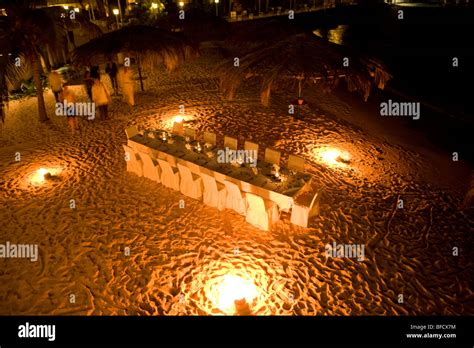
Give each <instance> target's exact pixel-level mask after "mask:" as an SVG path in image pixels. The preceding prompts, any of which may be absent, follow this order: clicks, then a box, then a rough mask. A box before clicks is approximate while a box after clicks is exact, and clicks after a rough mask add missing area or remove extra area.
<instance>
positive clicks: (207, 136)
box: [204, 132, 216, 145]
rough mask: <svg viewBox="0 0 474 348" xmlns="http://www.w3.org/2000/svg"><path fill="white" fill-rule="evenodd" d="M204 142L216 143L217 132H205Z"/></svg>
mask: <svg viewBox="0 0 474 348" xmlns="http://www.w3.org/2000/svg"><path fill="white" fill-rule="evenodd" d="M204 142H205V143H209V144H212V145H216V134H215V133H211V132H204Z"/></svg>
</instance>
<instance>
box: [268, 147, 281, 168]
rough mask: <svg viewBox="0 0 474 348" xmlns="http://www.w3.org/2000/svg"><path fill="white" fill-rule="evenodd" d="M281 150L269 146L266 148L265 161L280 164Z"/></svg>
mask: <svg viewBox="0 0 474 348" xmlns="http://www.w3.org/2000/svg"><path fill="white" fill-rule="evenodd" d="M280 157H281V153H280V151H277V150H274V149H272V148H269V147H267V148H266V149H265V162H267V163H271V164H276V165H280Z"/></svg>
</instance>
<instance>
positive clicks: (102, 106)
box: [92, 79, 112, 120]
mask: <svg viewBox="0 0 474 348" xmlns="http://www.w3.org/2000/svg"><path fill="white" fill-rule="evenodd" d="M92 101H93V102H94V103H95V105H96V107H97V108H98V109H99V114H100V116H101V118H102V119H104V120H108V119H109V115H108V106H109V103H110V102H111V101H112V99H111V98H110V93H109V91H108V90H107V87H105V85H104V84H103V83H102V82H101V81H100V80H99V79H95V80H94V84H93V85H92Z"/></svg>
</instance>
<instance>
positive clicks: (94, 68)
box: [91, 65, 100, 79]
mask: <svg viewBox="0 0 474 348" xmlns="http://www.w3.org/2000/svg"><path fill="white" fill-rule="evenodd" d="M91 77H92V78H93V79H100V71H99V66H98V65H92V66H91Z"/></svg>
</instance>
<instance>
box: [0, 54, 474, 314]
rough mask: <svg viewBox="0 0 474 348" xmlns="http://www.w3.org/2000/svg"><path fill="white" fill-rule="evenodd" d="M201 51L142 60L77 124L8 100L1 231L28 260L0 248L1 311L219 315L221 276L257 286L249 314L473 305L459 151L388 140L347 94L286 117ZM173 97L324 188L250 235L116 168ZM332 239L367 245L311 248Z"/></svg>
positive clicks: (224, 217)
mask: <svg viewBox="0 0 474 348" xmlns="http://www.w3.org/2000/svg"><path fill="white" fill-rule="evenodd" d="M203 51H204V52H203V53H204V54H203V56H202V57H201V58H200V59H198V60H197V61H195V62H192V63H190V64H187V65H185V66H183V67H182V69H181V70H180V71H179V72H178V73H176V74H173V75H167V74H166V73H164V72H162V71H160V72H157V73H156V74H154V75H150V74H148V79H147V80H146V91H145V92H139V93H137V94H136V97H135V101H136V106H135V107H133V108H132V107H129V106H127V105H125V104H123V103H122V102H121V100H120V98H118V97H115V98H114V103H113V105H112V106H111V109H110V110H111V118H112V119H111V120H109V121H101V120H95V121H93V122H89V121H86V120H80V121H81V122H80V125H81V131H80V133H79V134H77V135H74V136H71V135H70V134H69V130H68V128H67V122H66V120H65V118H63V117H57V116H54V109H53V108H54V98H53V96H52V93H51V92H50V91H46V92H45V98H46V104H47V108H48V113H49V115H50V118H51V122H49V123H46V124H40V123H39V122H38V121H37V119H38V117H37V110H36V99H35V98H28V99H24V100H20V101H13V102H11V103H10V106H9V111H8V113H7V119H6V122H5V124H4V125H3V127H2V128H3V129H2V135H1V138H0V145H1V146H0V186H1V191H0V192H1V193H0V206H1V207H2V208H1V210H0V218H1V221H2V224H1V225H0V243H5V242H7V241H9V242H11V243H25V244H38V246H39V259H38V261H37V262H31V261H30V260H28V259H0V284H1V285H0V314H2V315H9V314H16V315H19V314H42V315H43V314H57V315H86V314H106V315H125V314H127V315H134V314H139V315H207V314H224V312H222V311H219V310H218V309H217V308H216V304H215V302H213V301H212V296H211V294H215V291H216V287H217V286H218V283H219V280H220V279H222V278H221V277H223V276H225V275H229V274H230V275H233V276H240V277H242V278H246V279H251V280H252V282H253V283H254V285H255V287H256V288H257V290H258V293H259V296H258V298H257V300H255V301H253V302H252V303H250V304H249V306H248V308H247V311H246V313H247V314H248V313H251V314H257V315H265V314H275V315H408V314H410V315H411V314H413V315H422V314H445V315H461V314H471V315H472V314H474V302H473V293H472V280H473V279H474V274H473V260H474V258H473V257H472V245H473V233H472V232H473V226H474V217H473V214H472V210H464V211H463V210H460V209H459V205H460V202H461V201H462V198H463V190H464V185H465V183H466V182H467V180H468V176H467V172H468V170H469V169H468V167H467V166H466V164H464V163H462V162H452V160H451V157H450V154H449V153H445V152H443V151H441V150H439V149H437V148H436V147H435V146H433V145H430V147H429V148H426V146H424V145H425V144H426V140H423V139H422V138H421V136H420V135H419V134H418V135H416V134H413V135H412V134H411V133H410V136H406V134H408V133H403V134H405V136H400V134H402V133H401V131H400V129H402V128H400V127H402V126H400V125H396V123H397V121H394V123H393V124H391V125H389V126H388V124H387V123H381V122H382V121H380V120H378V119H377V120H376V121H374V122H371V121H368V120H370V119H372V118H373V112H374V110H376V108H375V106H374V105H375V104H374V105H371V104H370V103H369V104H363V102H361V101H360V100H358V99H357V98H355V97H351V96H348V94H347V93H345V92H340V93H336V94H332V95H323V94H321V93H320V92H319V91H317V90H312V91H311V96H308V98H307V99H308V101H309V104H308V105H306V106H304V107H303V109H302V111H301V118H300V119H295V118H292V117H289V116H288V115H286V112H287V110H288V103H287V100H288V98H287V97H288V96H291V95H289V92H285V91H282V92H280V93H275V94H274V96H273V103H272V106H271V107H270V108H265V107H263V106H261V105H260V104H259V97H258V89H257V87H256V86H255V85H253V84H249V86H248V87H247V88H244V89H242V90H240V92H239V93H238V95H237V97H236V99H235V100H234V101H225V100H223V99H222V98H221V96H220V94H219V92H218V84H217V81H216V79H215V75H214V73H215V69H214V67H215V64H217V63H218V61H219V59H220V56H219V54H218V51H217V50H214V49H212V47H210V46H207V47H205V48H204V50H203ZM137 86H138V85H137ZM74 90H75V91H76V93H79V92H80V90H79V88H76V87H74ZM305 93H306V91H305ZM81 97H82V98H83V97H84V95H83V94H81ZM79 99H80V98H79ZM179 105H185V112H186V117H185V119H186V120H187V121H188V122H189V124H190V125H193V126H195V127H196V128H197V129H199V130H213V131H216V132H217V133H218V134H220V135H224V134H228V135H233V136H239V137H240V139H241V140H243V139H250V140H252V141H254V142H257V143H259V144H260V145H261V147H264V146H274V147H276V148H278V149H281V150H282V151H286V152H287V153H294V154H299V155H301V156H303V157H304V158H305V159H306V161H307V163H308V172H309V173H311V174H312V175H313V176H314V178H313V181H314V183H313V189H314V190H317V189H322V190H323V194H322V196H321V201H320V211H321V213H320V215H319V216H317V217H314V218H312V219H311V220H310V223H309V228H301V227H297V226H294V225H292V224H290V222H289V216H288V215H287V214H284V215H282V220H281V221H280V222H278V224H277V225H276V226H275V227H274V229H273V231H272V232H270V233H268V232H263V231H261V230H259V229H257V228H255V227H253V226H252V225H249V224H248V223H246V222H245V219H244V217H242V216H239V215H236V214H234V213H232V212H229V211H224V212H219V211H218V210H217V209H214V208H210V207H207V206H205V205H203V204H202V203H201V202H199V201H195V200H192V199H190V198H187V197H185V196H183V195H181V194H179V193H176V192H174V191H172V190H169V189H166V188H164V187H163V186H161V185H159V184H156V183H154V182H151V181H149V180H147V179H145V178H139V177H137V176H135V175H134V174H130V173H127V172H126V170H125V161H124V154H123V149H122V146H121V145H122V144H125V143H126V136H125V132H124V129H125V128H126V127H127V126H130V125H138V126H139V127H140V128H141V129H145V128H150V127H151V128H163V127H165V128H166V127H168V128H169V127H170V126H171V122H172V121H171V120H172V117H174V116H175V115H177V114H178V112H179ZM383 122H385V121H383ZM396 127H398V128H396ZM324 146H326V147H327V146H329V147H336V148H339V149H341V150H344V151H347V152H348V153H349V154H350V156H351V160H350V163H349V164H348V165H341V166H340V167H333V166H328V165H327V164H325V163H323V162H322V161H321V159H320V158H319V157H318V155H317V154H318V150H317V149H318V148H320V147H324ZM17 152H19V153H20V154H21V160H20V161H15V154H16V153H17ZM442 165H444V168H448V169H443V170H441V169H440V168H441V167H442ZM40 167H45V168H50V169H54V170H53V172H54V174H55V175H53V180H49V181H47V182H45V183H43V184H40V185H37V186H32V185H31V183H30V179H31V175H32V174H33V173H34V172H35V170H37V169H38V168H40ZM399 198H401V199H402V200H403V208H402V209H398V208H397V202H398V199H399ZM71 200H74V201H71ZM180 200H184V201H185V208H183V209H180V208H179V201H180ZM72 203H73V205H74V206H75V207H74V208H71V204H72ZM333 242H336V243H345V244H362V245H364V246H365V259H364V260H363V261H357V259H354V258H328V257H326V254H325V245H326V244H327V243H333ZM454 247H457V248H459V254H458V256H453V248H454ZM400 294H401V295H403V303H399V299H400V297H399V295H400ZM227 314H228V313H227Z"/></svg>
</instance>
